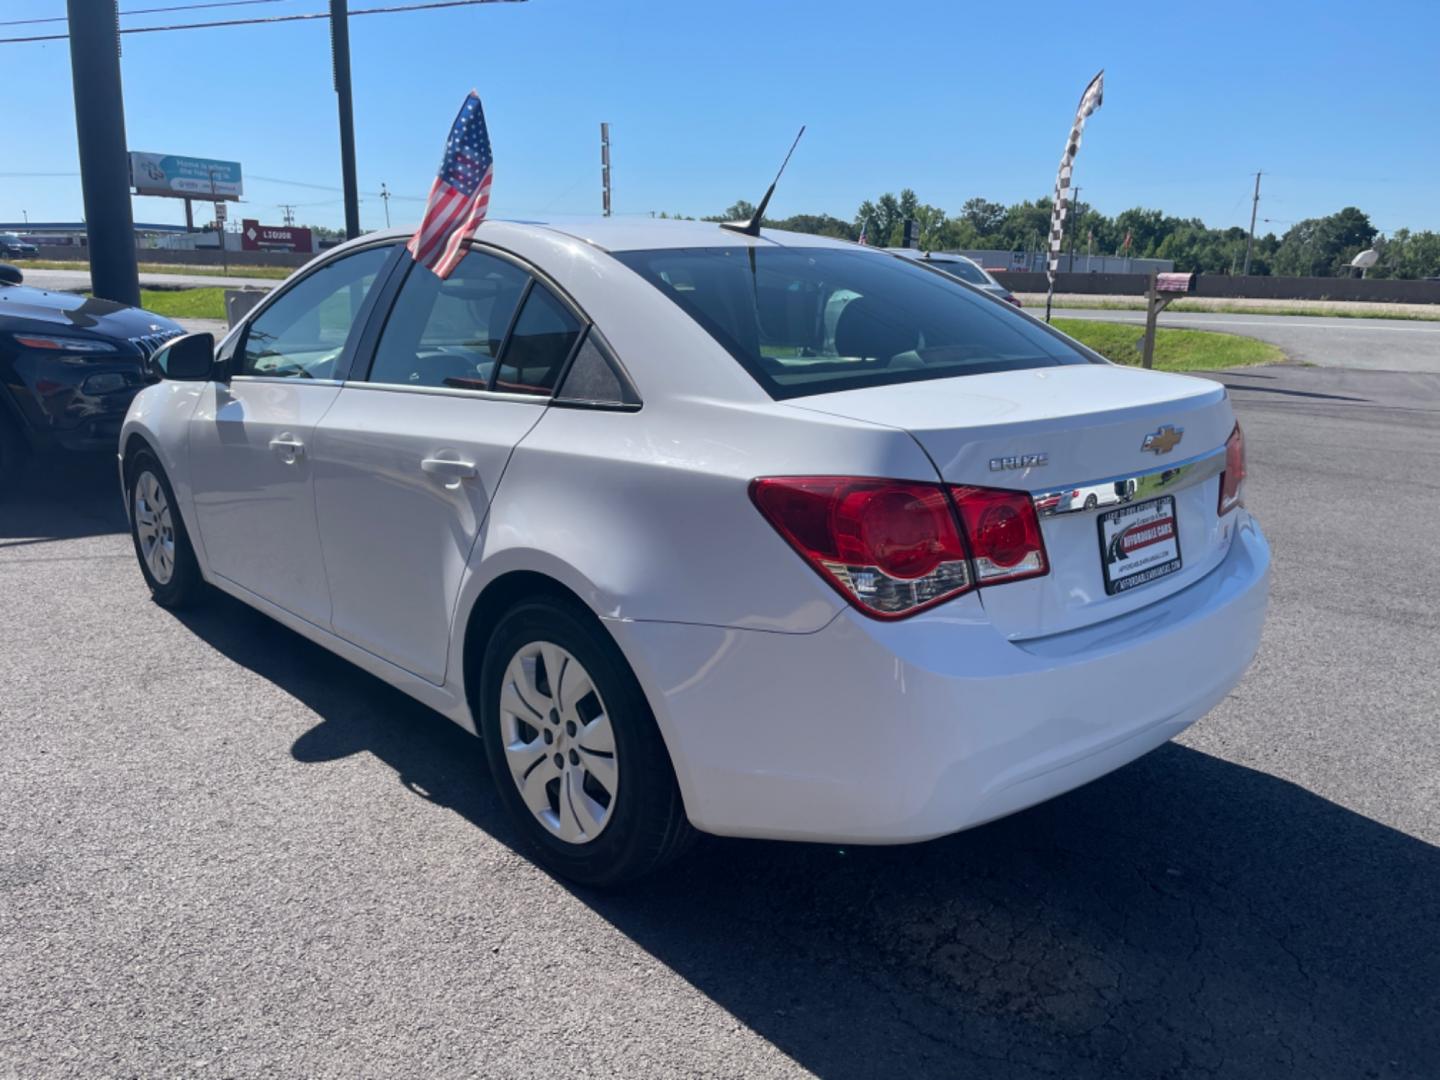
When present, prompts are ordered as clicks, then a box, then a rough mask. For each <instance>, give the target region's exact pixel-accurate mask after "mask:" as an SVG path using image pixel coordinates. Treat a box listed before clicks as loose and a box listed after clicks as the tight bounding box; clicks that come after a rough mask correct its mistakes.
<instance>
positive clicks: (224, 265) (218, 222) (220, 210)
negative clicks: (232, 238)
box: [210, 169, 230, 277]
mask: <svg viewBox="0 0 1440 1080" xmlns="http://www.w3.org/2000/svg"><path fill="white" fill-rule="evenodd" d="M210 198H211V199H213V200H214V202H215V235H216V237H217V238H218V239H219V240H220V272H221V273H222V274H224V275H225V276H226V277H229V276H230V253H229V252H228V251H226V250H225V217H226V214H225V204H224V203H223V202H221V201H220V196H219V195H218V194H216V192H215V170H214V169H211V170H210Z"/></svg>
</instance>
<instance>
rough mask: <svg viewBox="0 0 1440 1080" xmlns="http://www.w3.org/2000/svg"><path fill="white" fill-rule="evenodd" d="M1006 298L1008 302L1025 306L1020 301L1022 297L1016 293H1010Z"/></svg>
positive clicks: (1017, 305)
mask: <svg viewBox="0 0 1440 1080" xmlns="http://www.w3.org/2000/svg"><path fill="white" fill-rule="evenodd" d="M1005 300H1006V302H1007V303H1011V304H1014V305H1015V306H1016V307H1024V306H1025V305H1024V304H1022V303H1020V298H1019V297H1018V296H1016V295H1015V294H1014V293H1010V294H1009V295H1007V296H1006V297H1005Z"/></svg>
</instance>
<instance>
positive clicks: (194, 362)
mask: <svg viewBox="0 0 1440 1080" xmlns="http://www.w3.org/2000/svg"><path fill="white" fill-rule="evenodd" d="M150 365H151V367H153V368H154V369H155V370H156V371H157V372H159V374H160V375H161V376H162V377H163V378H166V379H174V380H175V381H177V382H209V381H210V379H211V377H212V375H211V372H212V371H213V369H214V367H215V335H214V334H186V335H185V336H184V337H178V338H176V339H175V340H174V341H172V342H170V343H169V344H168V345H166V346H165V347H164V348H162V349H160V350H159V351H158V352H156V353H155V355H154V356H152V357H151V358H150Z"/></svg>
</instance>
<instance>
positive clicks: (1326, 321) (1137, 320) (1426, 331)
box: [1027, 308, 1440, 374]
mask: <svg viewBox="0 0 1440 1080" xmlns="http://www.w3.org/2000/svg"><path fill="white" fill-rule="evenodd" d="M1027 310H1028V311H1030V313H1031V314H1032V315H1033V314H1036V310H1035V309H1034V308H1027ZM1054 317H1055V318H1057V319H1096V320H1099V321H1100V322H1118V323H1134V324H1135V325H1136V327H1137V328H1138V329H1137V331H1136V334H1137V336H1138V335H1139V333H1140V331H1141V330H1143V328H1144V325H1145V313H1144V312H1143V311H1112V310H1108V309H1103V308H1095V309H1075V308H1063V309H1061V308H1057V309H1056V310H1055V312H1054ZM1159 325H1160V326H1161V327H1162V328H1166V327H1168V328H1170V329H1175V330H1218V331H1221V332H1223V333H1228V334H1243V335H1244V336H1246V337H1253V338H1259V339H1260V340H1261V341H1268V342H1270V343H1272V344H1274V345H1279V346H1280V348H1282V349H1284V350H1285V352H1286V355H1288V356H1289V357H1290V358H1291V359H1292V360H1299V361H1302V362H1303V363H1307V364H1320V365H1322V366H1324V367H1346V368H1364V369H1367V370H1371V371H1418V372H1431V373H1437V374H1440V322H1426V321H1421V320H1418V319H1355V318H1348V317H1345V318H1322V317H1320V316H1316V315H1258V314H1257V315H1225V314H1219V313H1212V312H1208V311H1207V312H1199V311H1166V312H1162V313H1161V315H1160V321H1159Z"/></svg>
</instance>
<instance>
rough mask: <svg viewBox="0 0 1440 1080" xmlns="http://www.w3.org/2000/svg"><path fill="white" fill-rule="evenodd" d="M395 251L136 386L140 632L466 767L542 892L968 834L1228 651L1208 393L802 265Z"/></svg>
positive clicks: (1212, 405) (1235, 516) (1182, 708)
mask: <svg viewBox="0 0 1440 1080" xmlns="http://www.w3.org/2000/svg"><path fill="white" fill-rule="evenodd" d="M405 238H406V237H405V235H403V234H401V233H399V232H391V233H383V234H377V235H373V236H368V237H365V238H363V239H361V240H358V241H355V242H353V243H350V244H347V245H345V246H343V247H340V248H337V249H335V250H334V251H331V252H328V253H326V254H325V255H323V256H321V257H320V258H318V259H316V260H315V261H314V262H312V263H311V264H310V265H309V266H307V267H306V268H305V269H304V270H302V271H301V272H299V273H298V274H297V275H296V276H295V277H293V278H292V279H291V280H290V281H288V282H287V283H286V284H285V285H283V286H282V287H281V288H279V289H277V290H276V291H275V292H274V293H273V294H272V295H271V296H269V297H268V298H267V299H266V300H265V302H263V303H262V304H261V305H260V306H259V307H258V308H256V310H255V311H254V312H253V313H252V314H251V315H250V316H249V317H248V318H247V319H246V320H245V321H244V322H243V323H242V324H241V325H240V326H238V327H236V328H235V329H234V330H233V331H232V332H231V333H230V334H229V335H228V336H227V337H226V338H225V340H224V341H223V342H221V343H220V345H219V347H218V349H217V348H215V346H214V342H213V341H212V340H211V339H210V338H209V336H208V335H193V336H191V337H188V338H183V339H179V340H178V341H177V342H175V343H173V344H171V345H170V346H169V347H168V348H167V349H165V350H163V351H162V352H161V353H160V354H158V355H157V358H156V362H157V364H158V365H159V367H160V368H161V369H162V370H164V371H165V372H166V373H167V375H168V378H167V379H166V380H165V381H163V382H161V383H158V384H157V385H155V386H152V387H150V388H149V389H147V390H145V391H144V392H143V393H141V394H140V395H139V396H138V397H137V398H136V399H135V403H134V405H133V407H132V408H131V410H130V414H129V417H128V418H127V420H126V422H125V426H124V430H123V431H122V433H121V442H120V454H121V470H122V475H123V482H124V490H125V498H126V504H127V506H128V508H129V512H130V516H131V521H132V525H133V531H134V540H135V549H136V553H137V555H138V556H139V561H140V569H141V571H142V573H143V574H144V576H145V580H146V582H147V584H148V585H149V587H150V590H151V592H152V593H153V594H154V596H155V599H156V600H157V601H159V602H160V603H161V604H164V605H166V606H178V605H181V604H185V603H188V602H192V601H194V600H196V599H197V598H199V597H201V596H202V595H203V593H204V591H205V590H206V588H207V586H213V587H215V588H218V589H220V590H223V591H224V592H226V593H229V594H231V595H232V596H235V597H238V598H239V599H241V600H243V601H244V602H245V603H247V604H250V605H252V606H254V607H255V608H257V609H259V610H260V611H262V612H264V613H266V614H267V615H270V616H272V617H274V618H275V619H276V620H278V621H279V622H281V623H283V624H285V625H286V626H288V627H290V628H291V629H293V630H295V631H297V632H299V633H301V634H303V635H305V636H306V637H308V638H310V639H312V640H313V641H316V642H318V643H320V644H322V645H324V646H325V647H326V648H328V649H332V650H333V651H335V652H336V653H338V654H339V655H341V656H343V657H345V658H346V659H348V660H350V661H352V662H354V663H355V664H357V665H359V666H360V667H362V668H364V669H365V670H366V671H369V672H371V673H372V674H374V675H377V676H379V677H380V678H381V679H384V680H385V681H387V682H389V683H391V684H393V685H395V686H397V687H399V688H400V689H401V690H403V691H404V692H406V693H407V694H410V695H411V696H413V697H414V698H416V699H418V700H419V701H421V702H423V703H425V704H426V705H428V706H430V707H432V708H434V709H437V710H439V711H440V712H441V713H444V714H445V715H446V716H448V717H450V718H451V719H452V720H454V721H455V722H456V723H459V724H461V725H462V726H464V727H466V728H468V729H471V730H473V731H475V732H476V733H477V734H479V736H480V737H481V739H482V740H483V742H484V745H485V749H486V751H487V755H488V758H489V762H490V768H491V771H492V773H493V774H494V782H495V784H496V785H497V786H498V789H499V791H500V793H501V795H502V797H503V799H504V801H505V803H506V804H507V805H508V807H509V809H510V810H511V811H512V812H513V813H514V816H515V818H516V820H517V821H518V822H519V823H520V826H521V828H522V829H523V831H524V832H525V833H526V834H527V835H528V837H529V838H530V840H531V841H533V844H534V846H535V848H536V849H537V851H538V853H539V854H540V856H541V858H542V859H543V861H544V862H545V863H546V864H547V865H548V866H550V867H551V868H553V869H554V870H555V871H557V872H559V873H561V874H564V875H566V876H569V877H571V878H574V879H577V880H581V881H585V882H591V883H607V882H615V881H620V880H623V879H626V878H630V877H634V876H636V875H638V874H642V873H644V872H646V871H649V870H651V869H653V868H655V867H657V866H658V865H660V864H662V863H663V862H665V861H666V860H667V859H669V858H671V857H673V856H674V855H675V854H677V853H678V852H679V851H681V850H683V848H684V847H685V845H686V843H687V841H688V840H689V839H690V838H691V837H692V836H693V832H694V830H700V831H703V832H709V833H719V834H724V835H730V836H751V837H775V838H786V839H795V840H819V841H832V842H846V843H875V844H883V843H899V842H905V841H913V840H922V839H925V838H927V837H933V836H938V835H941V834H944V833H950V832H954V831H956V830H959V829H965V828H968V827H970V826H974V825H978V824H980V823H981V822H985V821H989V820H991V819H993V818H997V817H1000V816H1002V815H1005V814H1009V813H1012V812H1014V811H1016V810H1019V809H1021V808H1023V807H1026V806H1030V805H1032V804H1034V803H1037V802H1040V801H1041V800H1044V799H1048V798H1050V797H1052V796H1055V795H1058V794H1060V793H1061V792H1064V791H1068V790H1070V789H1071V788H1074V787H1076V786H1077V785H1080V784H1083V783H1085V782H1086V781H1089V780H1093V779H1094V778H1096V777H1098V776H1101V775H1103V774H1105V773H1107V772H1109V771H1110V770H1112V769H1115V768H1117V767H1118V766H1120V765H1123V764H1124V763H1126V762H1128V761H1130V760H1132V759H1134V758H1135V757H1137V756H1139V755H1141V754H1143V753H1145V752H1146V751H1148V750H1150V749H1152V748H1154V747H1156V746H1158V745H1160V744H1161V743H1163V742H1165V741H1166V740H1167V739H1169V738H1171V737H1172V736H1173V735H1175V734H1176V733H1178V732H1180V731H1181V730H1183V729H1184V728H1185V727H1186V726H1187V725H1189V724H1191V723H1193V722H1194V721H1195V720H1196V719H1198V718H1199V717H1201V716H1203V715H1204V714H1205V713H1206V711H1207V710H1209V709H1210V708H1212V707H1213V706H1214V705H1215V704H1216V703H1217V702H1219V701H1220V700H1221V699H1222V698H1223V697H1224V696H1225V694H1226V693H1227V692H1228V691H1229V690H1230V688H1231V687H1232V686H1234V685H1235V683H1236V681H1237V680H1238V679H1239V678H1240V676H1241V674H1242V673H1243V672H1244V671H1245V668H1246V666H1247V665H1248V664H1249V663H1250V660H1251V658H1252V656H1253V655H1254V653H1255V649H1256V646H1257V643H1258V641H1259V637H1260V630H1261V623H1262V621H1263V619H1264V615H1265V608H1266V597H1267V588H1268V579H1269V565H1270V556H1269V550H1268V548H1267V546H1266V543H1265V539H1264V537H1263V536H1262V535H1261V533H1260V529H1259V527H1258V526H1257V525H1256V523H1255V521H1254V520H1253V519H1252V518H1251V516H1250V515H1249V513H1248V512H1247V511H1246V510H1245V509H1244V508H1243V506H1242V501H1241V500H1242V489H1243V481H1244V477H1245V451H1244V443H1243V441H1242V438H1241V434H1240V429H1239V428H1238V426H1237V425H1236V423H1235V417H1234V415H1233V413H1232V411H1231V408H1230V404H1229V401H1228V400H1227V398H1226V394H1225V390H1224V388H1223V387H1222V386H1220V385H1219V384H1217V383H1214V382H1210V381H1206V380H1201V379H1194V378H1186V377H1183V376H1178V375H1167V374H1158V373H1154V372H1149V371H1142V370H1135V369H1131V368H1125V367H1118V366H1115V365H1112V364H1110V363H1108V362H1106V361H1104V360H1103V359H1102V358H1100V357H1099V356H1097V355H1095V354H1094V353H1092V352H1089V351H1088V350H1086V349H1085V348H1084V347H1083V346H1081V345H1079V344H1077V343H1076V342H1074V341H1072V340H1071V339H1069V338H1067V337H1065V336H1063V335H1061V334H1058V333H1056V332H1054V331H1052V330H1050V329H1049V328H1047V327H1046V326H1044V325H1043V324H1042V323H1040V322H1038V321H1036V320H1034V319H1032V318H1030V317H1028V316H1026V315H1024V314H1022V313H1020V312H1017V311H1015V310H1014V309H1013V308H1012V307H1010V306H1009V305H1007V304H1005V303H1003V302H1001V301H999V300H996V299H994V298H992V297H990V296H987V295H985V294H984V293H982V292H980V291H978V290H975V289H972V288H970V287H968V286H966V285H964V284H962V283H960V282H957V281H956V280H954V279H953V278H951V277H949V276H947V275H945V274H942V273H939V272H936V271H933V270H929V269H926V268H925V267H923V266H920V265H917V264H916V263H914V262H912V261H910V260H908V259H905V258H900V257H897V256H895V255H891V254H887V253H885V252H883V251H876V250H872V249H867V248H863V247H857V246H854V245H851V244H846V243H840V242H836V241H831V240H826V239H823V238H819V237H814V236H801V235H795V234H787V233H780V232H773V233H772V232H766V233H764V234H763V235H761V236H758V237H752V236H749V235H745V234H742V233H737V232H735V231H730V230H727V229H723V228H721V227H718V226H715V225H708V224H700V223H670V222H665V223H662V222H650V221H646V222H641V223H639V224H635V223H619V222H614V221H611V220H602V221H598V222H594V223H590V224H586V225H583V226H575V225H566V226H558V225H544V224H536V223H512V222H499V221H488V222H486V223H485V224H483V225H482V226H481V227H480V229H479V233H478V236H477V240H476V243H475V244H474V245H473V247H472V249H471V251H470V253H469V254H468V255H467V256H466V257H465V259H464V261H463V262H461V263H460V265H459V266H458V268H457V269H456V270H455V271H454V273H453V274H452V275H451V276H450V277H449V278H448V279H447V280H445V281H440V280H439V279H437V278H436V277H435V276H434V275H433V274H432V273H430V272H429V271H428V270H425V269H422V268H418V267H416V266H415V265H414V264H413V262H412V261H411V260H410V258H409V256H408V255H407V254H406V252H405V250H404V247H403V242H404V240H405ZM1101 485H1104V486H1106V487H1108V488H1111V489H1113V490H1117V491H1118V490H1124V491H1127V492H1130V493H1131V495H1130V497H1129V498H1128V499H1126V500H1125V501H1124V502H1123V503H1118V505H1117V504H1115V501H1112V502H1111V503H1109V504H1103V505H1100V506H1098V507H1087V506H1086V505H1085V504H1084V503H1076V502H1075V501H1074V500H1071V499H1069V498H1068V495H1069V493H1070V492H1072V491H1074V490H1076V489H1077V488H1087V487H1097V486H1101ZM1117 485H1118V486H1117ZM1062 493H1063V494H1064V495H1065V496H1067V498H1060V497H1059V496H1060V495H1061V494H1062Z"/></svg>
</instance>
